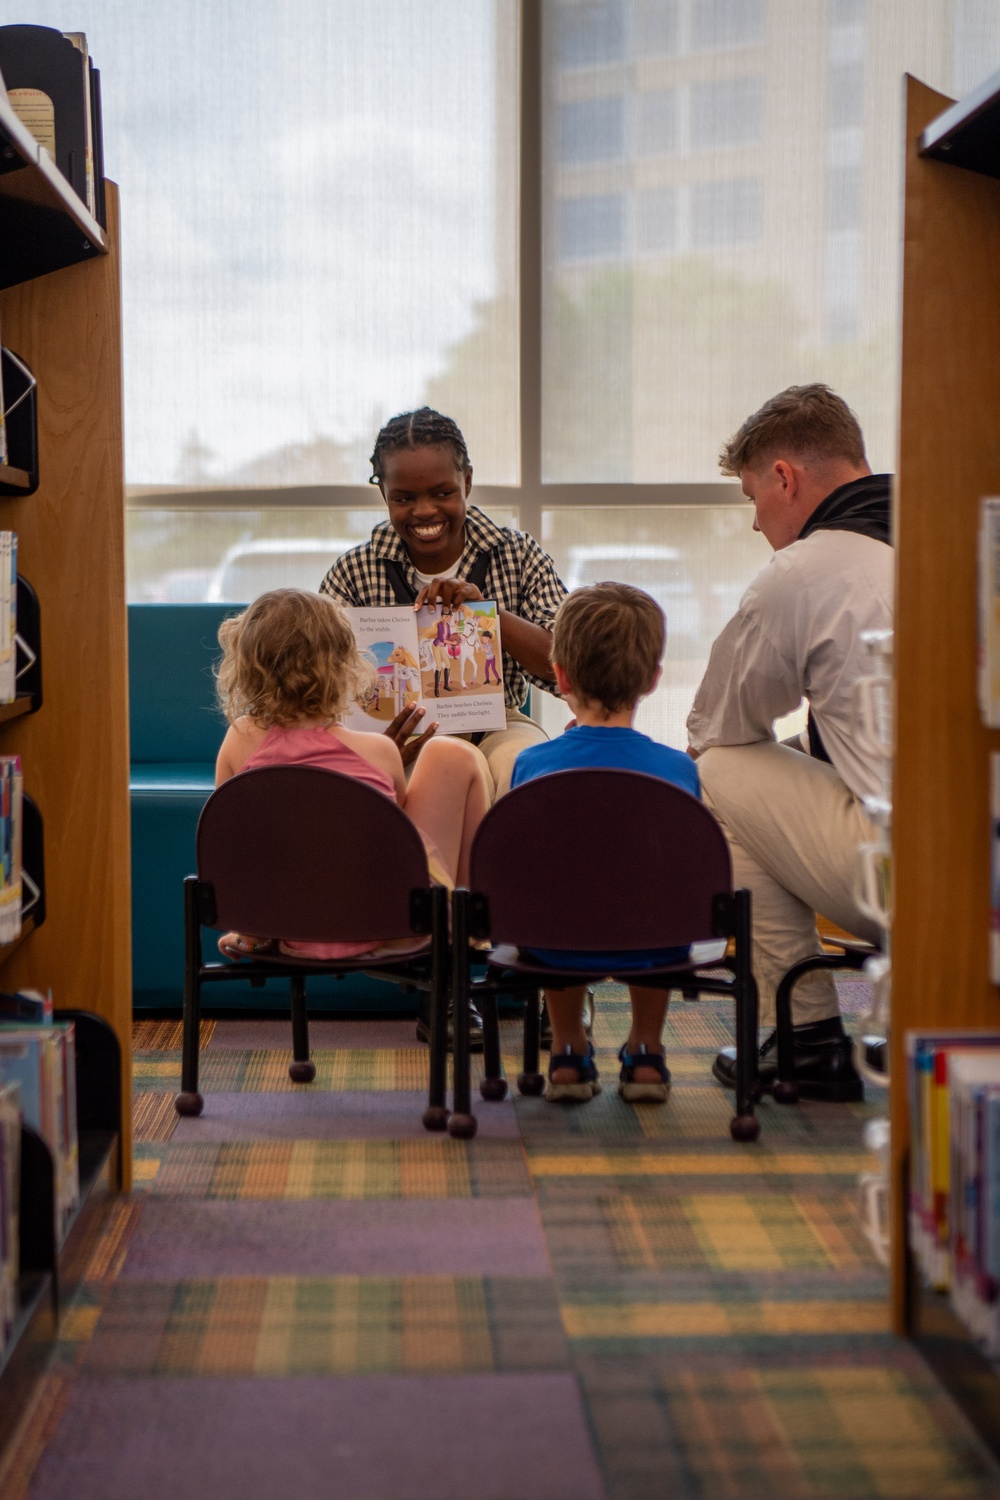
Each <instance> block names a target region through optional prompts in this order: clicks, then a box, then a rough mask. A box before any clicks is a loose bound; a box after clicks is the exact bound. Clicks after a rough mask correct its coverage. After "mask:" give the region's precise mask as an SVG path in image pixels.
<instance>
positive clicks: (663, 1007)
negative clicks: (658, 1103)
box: [626, 984, 670, 1083]
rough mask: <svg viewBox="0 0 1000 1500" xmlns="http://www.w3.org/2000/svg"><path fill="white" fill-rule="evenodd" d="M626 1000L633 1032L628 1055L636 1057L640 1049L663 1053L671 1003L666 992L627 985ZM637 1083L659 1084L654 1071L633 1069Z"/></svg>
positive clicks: (630, 1037) (630, 1035)
mask: <svg viewBox="0 0 1000 1500" xmlns="http://www.w3.org/2000/svg"><path fill="white" fill-rule="evenodd" d="M628 992H629V998H630V999H631V1001H632V1029H631V1031H630V1032H629V1034H628V1042H627V1044H626V1045H627V1047H628V1050H629V1054H630V1056H632V1057H635V1056H636V1055H637V1054H638V1052H639V1050H640V1048H641V1047H643V1046H644V1047H645V1048H646V1051H647V1052H659V1053H662V1051H663V1023H664V1021H665V1020H666V1017H667V1006H668V1005H669V1004H670V991H669V990H654V989H646V988H645V986H643V985H641V984H630V985H629V987H628ZM633 1076H634V1078H635V1081H636V1083H659V1081H660V1075H659V1073H658V1072H657V1070H656V1069H655V1068H643V1067H636V1068H635V1070H634V1075H633Z"/></svg>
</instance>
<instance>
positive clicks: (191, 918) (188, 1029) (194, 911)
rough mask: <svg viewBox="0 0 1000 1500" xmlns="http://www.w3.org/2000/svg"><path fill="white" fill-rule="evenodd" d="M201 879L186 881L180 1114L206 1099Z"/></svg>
mask: <svg viewBox="0 0 1000 1500" xmlns="http://www.w3.org/2000/svg"><path fill="white" fill-rule="evenodd" d="M197 890H198V882H197V880H196V878H195V877H194V876H193V875H189V876H188V878H187V879H186V880H185V882H184V1042H183V1048H184V1050H183V1053H182V1055H181V1091H180V1093H179V1094H177V1095H175V1097H174V1109H175V1110H176V1111H177V1113H178V1114H179V1115H200V1114H201V1112H202V1109H203V1108H204V1105H205V1101H204V1100H203V1099H202V1097H201V1095H200V1094H199V1092H198V1041H199V1036H198V1033H199V1028H200V1025H201V979H200V974H199V971H200V969H201V923H200V921H199V920H198V898H197Z"/></svg>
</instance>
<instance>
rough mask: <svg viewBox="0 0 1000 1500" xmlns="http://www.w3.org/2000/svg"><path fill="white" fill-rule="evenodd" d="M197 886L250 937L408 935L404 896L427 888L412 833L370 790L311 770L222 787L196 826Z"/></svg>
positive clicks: (262, 773) (276, 770)
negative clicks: (203, 884)
mask: <svg viewBox="0 0 1000 1500" xmlns="http://www.w3.org/2000/svg"><path fill="white" fill-rule="evenodd" d="M197 852H198V878H199V880H202V881H208V882H210V883H211V885H212V887H213V890H214V892H215V911H216V920H215V922H214V923H213V924H212V925H213V926H218V927H222V928H228V927H231V928H234V929H235V930H236V931H239V932H244V933H247V934H248V935H250V936H252V937H274V938H284V939H287V940H291V941H293V942H329V943H333V942H353V941H359V942H360V941H364V940H366V939H369V938H386V939H388V938H399V937H410V936H411V935H412V933H413V928H412V926H411V924H410V892H411V891H412V890H416V889H421V890H426V889H427V888H428V886H429V885H430V877H429V875H428V870H427V856H426V854H425V853H424V846H423V843H422V841H421V838H420V835H419V833H418V832H417V830H416V828H415V827H414V826H413V824H412V823H411V822H410V820H409V818H408V817H407V816H406V814H405V813H404V812H403V811H402V809H401V808H399V807H397V805H396V803H395V802H393V801H392V800H391V798H389V797H386V796H385V795H384V794H383V793H382V792H379V791H376V790H375V788H374V787H370V786H366V785H365V784H364V783H363V782H360V781H355V780H354V779H353V778H352V777H350V776H342V775H341V774H340V773H339V772H338V771H327V770H324V769H322V768H321V767H319V766H267V767H264V768H262V769H261V770H259V771H243V772H241V773H240V774H239V775H237V776H233V777H232V778H231V779H230V780H229V781H225V782H223V784H222V786H220V787H219V788H218V790H217V791H215V792H213V793H212V795H211V797H209V799H208V801H207V802H206V803H205V807H204V809H203V811H202V814H201V818H200V819H199V822H198V838H197Z"/></svg>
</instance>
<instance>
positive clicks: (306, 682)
mask: <svg viewBox="0 0 1000 1500" xmlns="http://www.w3.org/2000/svg"><path fill="white" fill-rule="evenodd" d="M219 644H220V646H221V647H222V649H223V652H224V653H225V654H224V656H223V658H222V661H221V662H220V663H219V666H218V668H217V670H216V674H215V675H216V686H217V688H218V693H219V702H220V704H221V705H222V711H223V713H224V714H225V716H226V718H227V719H228V720H229V722H230V724H232V723H234V722H235V720H236V719H239V718H241V717H243V715H246V716H247V718H250V719H253V721H254V723H255V724H260V725H261V726H262V727H264V728H271V726H272V725H281V726H282V727H287V726H288V725H290V724H293V723H294V722H295V721H296V720H297V719H305V718H308V719H335V718H337V717H338V715H340V714H342V713H343V712H344V710H345V709H346V708H347V707H348V705H349V704H350V703H353V701H354V700H355V699H356V698H357V697H359V696H360V695H362V694H363V693H365V692H367V691H368V690H369V689H370V687H371V680H372V667H371V665H370V664H369V663H368V662H366V661H365V659H364V657H363V656H362V655H361V653H360V652H359V651H358V649H357V646H356V645H355V643H354V636H353V634H352V632H351V627H350V625H348V623H347V617H346V616H345V614H344V611H343V610H342V609H341V607H340V605H339V604H338V603H337V602H336V601H335V600H334V599H331V598H329V596H328V595H326V594H310V593H307V592H306V590H305V589H271V591H270V592H269V593H267V594H261V596H260V598H259V599H256V600H254V602H253V604H251V605H250V606H249V607H248V608H247V609H245V610H244V611H243V613H242V614H241V615H235V616H233V617H232V618H231V619H228V620H223V622H222V624H221V625H220V626H219Z"/></svg>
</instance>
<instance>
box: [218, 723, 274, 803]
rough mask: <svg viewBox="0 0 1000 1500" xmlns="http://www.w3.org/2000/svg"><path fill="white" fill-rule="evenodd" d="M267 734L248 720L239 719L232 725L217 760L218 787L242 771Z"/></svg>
mask: <svg viewBox="0 0 1000 1500" xmlns="http://www.w3.org/2000/svg"><path fill="white" fill-rule="evenodd" d="M265 733H266V731H265V730H263V729H260V728H259V727H258V726H257V725H256V724H254V723H253V721H252V720H250V719H247V718H243V719H237V720H236V723H235V724H230V726H229V728H228V729H227V731H226V737H225V739H224V740H223V741H222V744H221V746H220V747H219V753H218V755H217V757H216V760H215V784H216V786H221V785H222V783H223V782H224V781H228V780H229V778H230V776H235V775H236V773H237V771H242V769H243V767H244V766H245V765H246V763H247V761H248V760H249V759H250V757H251V755H252V754H253V753H254V751H255V750H256V749H257V747H258V746H259V745H260V742H261V740H262V739H263V738H264V735H265Z"/></svg>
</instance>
